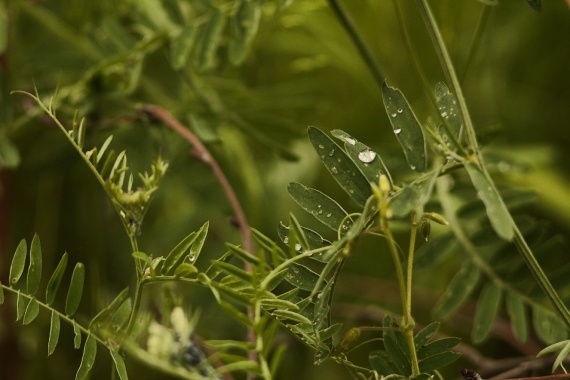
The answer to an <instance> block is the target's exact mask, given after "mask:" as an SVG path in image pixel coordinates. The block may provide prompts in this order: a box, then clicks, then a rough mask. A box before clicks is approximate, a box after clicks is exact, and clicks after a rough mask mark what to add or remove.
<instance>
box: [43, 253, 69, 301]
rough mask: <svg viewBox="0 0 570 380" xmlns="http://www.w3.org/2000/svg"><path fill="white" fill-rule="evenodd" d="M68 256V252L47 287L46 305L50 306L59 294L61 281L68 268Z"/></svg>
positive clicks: (60, 261)
mask: <svg viewBox="0 0 570 380" xmlns="http://www.w3.org/2000/svg"><path fill="white" fill-rule="evenodd" d="M67 256H68V255H67V252H65V253H64V254H63V256H62V257H61V259H60V260H59V264H57V267H56V268H55V270H54V271H53V274H52V275H51V277H50V279H49V281H48V284H47V286H46V303H47V304H48V305H51V304H52V302H53V301H54V300H55V295H56V294H57V290H58V289H59V285H60V284H61V279H62V278H63V274H64V273H65V269H66V268H67Z"/></svg>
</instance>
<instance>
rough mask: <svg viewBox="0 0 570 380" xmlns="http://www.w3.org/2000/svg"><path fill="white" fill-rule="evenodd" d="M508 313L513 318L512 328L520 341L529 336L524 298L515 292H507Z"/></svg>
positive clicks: (506, 304)
mask: <svg viewBox="0 0 570 380" xmlns="http://www.w3.org/2000/svg"><path fill="white" fill-rule="evenodd" d="M505 306H506V309H507V314H508V315H509V318H510V320H511V329H512V330H513V334H514V335H515V336H516V337H517V339H518V340H519V342H526V340H527V338H528V317H527V314H526V311H525V307H524V303H523V301H522V299H521V298H520V297H519V296H517V295H516V294H513V293H507V295H506V298H505Z"/></svg>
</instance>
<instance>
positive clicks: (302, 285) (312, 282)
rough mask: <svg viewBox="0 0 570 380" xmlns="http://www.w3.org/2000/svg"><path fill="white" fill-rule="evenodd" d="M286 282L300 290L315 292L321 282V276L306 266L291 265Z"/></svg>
mask: <svg viewBox="0 0 570 380" xmlns="http://www.w3.org/2000/svg"><path fill="white" fill-rule="evenodd" d="M285 280H287V282H289V283H290V284H291V285H293V286H295V287H297V288H299V289H302V290H308V291H313V290H314V289H315V286H316V284H317V281H318V280H319V275H318V274H317V273H315V272H313V271H312V270H310V269H309V268H307V267H306V266H304V265H301V264H298V263H291V266H290V267H289V270H288V271H287V275H286V276H285Z"/></svg>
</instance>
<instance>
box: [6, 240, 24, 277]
mask: <svg viewBox="0 0 570 380" xmlns="http://www.w3.org/2000/svg"><path fill="white" fill-rule="evenodd" d="M27 251H28V243H26V240H25V239H22V240H20V244H18V247H17V248H16V252H14V257H13V258H12V264H11V265H10V286H13V285H15V284H16V283H17V282H18V280H20V277H22V273H24V267H25V265H26V253H27Z"/></svg>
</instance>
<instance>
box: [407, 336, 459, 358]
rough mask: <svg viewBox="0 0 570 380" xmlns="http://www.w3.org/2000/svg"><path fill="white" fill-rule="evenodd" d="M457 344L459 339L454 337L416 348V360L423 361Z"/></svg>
mask: <svg viewBox="0 0 570 380" xmlns="http://www.w3.org/2000/svg"><path fill="white" fill-rule="evenodd" d="M459 342H461V339H459V338H455V337H450V338H443V339H438V340H434V341H433V342H430V343H428V344H427V345H425V346H422V347H418V351H417V354H418V359H419V360H423V359H426V358H429V357H430V356H434V355H439V354H441V353H443V352H446V351H448V350H450V349H451V348H453V347H455V346H457V344H458V343H459Z"/></svg>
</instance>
